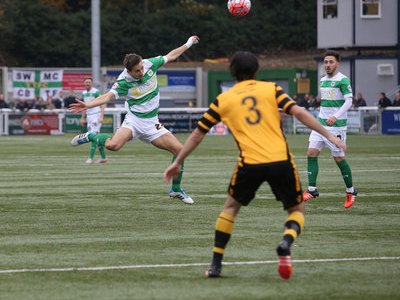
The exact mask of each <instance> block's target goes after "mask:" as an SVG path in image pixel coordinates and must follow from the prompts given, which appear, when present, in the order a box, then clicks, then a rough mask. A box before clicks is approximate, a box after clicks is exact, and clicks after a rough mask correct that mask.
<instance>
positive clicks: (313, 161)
mask: <svg viewBox="0 0 400 300" xmlns="http://www.w3.org/2000/svg"><path fill="white" fill-rule="evenodd" d="M307 171H308V185H309V186H317V176H318V157H310V156H308V157H307Z"/></svg>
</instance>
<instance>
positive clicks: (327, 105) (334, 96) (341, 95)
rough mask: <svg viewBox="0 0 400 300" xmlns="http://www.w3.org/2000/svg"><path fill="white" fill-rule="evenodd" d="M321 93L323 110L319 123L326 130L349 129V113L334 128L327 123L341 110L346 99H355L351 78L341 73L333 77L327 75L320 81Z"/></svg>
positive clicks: (342, 115)
mask: <svg viewBox="0 0 400 300" xmlns="http://www.w3.org/2000/svg"><path fill="white" fill-rule="evenodd" d="M320 92H321V108H320V111H319V115H318V121H319V122H320V123H321V124H322V125H324V126H325V128H326V129H333V130H336V129H338V130H345V129H346V128H347V111H345V112H344V113H342V114H341V116H340V117H338V118H337V120H336V122H335V124H334V125H333V126H327V125H326V121H327V120H328V119H329V118H330V117H331V116H333V115H335V114H336V113H337V112H338V111H339V110H340V108H341V107H342V106H343V105H344V103H345V101H346V98H352V97H353V91H352V89H351V85H350V80H349V78H347V77H346V76H345V75H343V74H342V73H340V72H338V73H337V74H336V75H335V76H333V77H328V76H327V75H325V76H324V77H322V78H321V80H320Z"/></svg>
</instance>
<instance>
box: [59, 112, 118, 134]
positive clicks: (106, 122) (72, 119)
mask: <svg viewBox="0 0 400 300" xmlns="http://www.w3.org/2000/svg"><path fill="white" fill-rule="evenodd" d="M80 120H81V115H76V114H65V119H64V132H65V133H83V132H86V126H83V127H82V126H81V124H80ZM101 132H102V133H113V132H114V115H112V114H105V115H104V118H103V125H102V126H101Z"/></svg>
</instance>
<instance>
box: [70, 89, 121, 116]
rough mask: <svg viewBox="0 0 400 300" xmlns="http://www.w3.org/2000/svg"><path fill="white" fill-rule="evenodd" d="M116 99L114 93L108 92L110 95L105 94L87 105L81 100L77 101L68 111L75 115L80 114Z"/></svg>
mask: <svg viewBox="0 0 400 300" xmlns="http://www.w3.org/2000/svg"><path fill="white" fill-rule="evenodd" d="M114 98H115V95H114V94H113V93H112V92H108V93H105V94H103V95H101V96H99V97H97V98H96V99H94V100H93V101H90V102H87V103H85V102H83V101H81V100H79V99H76V102H75V103H72V104H71V105H70V107H69V109H68V110H69V111H70V112H73V113H79V112H82V111H85V110H87V109H88V108H92V107H96V106H100V105H103V104H106V103H107V102H108V101H110V100H112V99H114Z"/></svg>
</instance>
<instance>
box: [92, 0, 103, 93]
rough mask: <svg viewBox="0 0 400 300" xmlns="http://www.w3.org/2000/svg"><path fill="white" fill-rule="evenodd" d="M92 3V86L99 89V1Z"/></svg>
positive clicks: (94, 0)
mask: <svg viewBox="0 0 400 300" xmlns="http://www.w3.org/2000/svg"><path fill="white" fill-rule="evenodd" d="M91 1H92V77H93V86H94V87H96V88H98V89H100V87H101V74H100V61H101V52H100V0H91Z"/></svg>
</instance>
